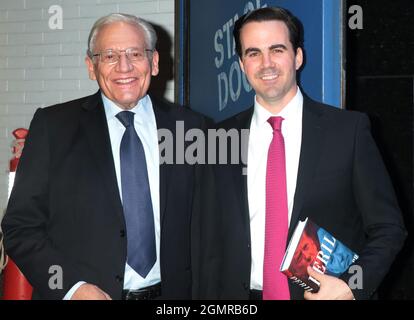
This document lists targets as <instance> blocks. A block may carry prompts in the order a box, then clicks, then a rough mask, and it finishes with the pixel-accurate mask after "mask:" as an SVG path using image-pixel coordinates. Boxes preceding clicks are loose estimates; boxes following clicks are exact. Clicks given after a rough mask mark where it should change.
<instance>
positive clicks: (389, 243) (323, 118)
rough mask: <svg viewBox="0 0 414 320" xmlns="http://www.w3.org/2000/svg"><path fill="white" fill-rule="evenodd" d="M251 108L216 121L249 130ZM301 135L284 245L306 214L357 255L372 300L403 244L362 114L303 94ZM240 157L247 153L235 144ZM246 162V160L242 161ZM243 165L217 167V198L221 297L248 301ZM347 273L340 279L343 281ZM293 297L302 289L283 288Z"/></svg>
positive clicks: (364, 294)
mask: <svg viewBox="0 0 414 320" xmlns="http://www.w3.org/2000/svg"><path fill="white" fill-rule="evenodd" d="M252 115H253V108H250V109H248V110H247V111H244V112H242V113H240V114H238V115H236V116H234V117H232V118H230V119H228V120H226V121H224V122H223V123H221V124H219V127H220V128H225V129H231V128H235V129H237V130H241V129H249V128H250V121H251V118H252ZM302 121H303V133H302V146H301V153H300V162H299V169H298V177H297V185H296V192H295V196H294V206H293V212H292V217H291V222H290V227H289V234H288V240H289V239H290V237H291V236H292V233H293V230H294V227H295V226H296V224H297V222H298V221H299V220H304V219H305V218H306V217H309V218H310V219H312V220H313V221H314V222H316V223H317V224H318V225H320V226H321V227H323V228H325V229H326V230H328V231H329V232H331V233H332V234H333V235H334V236H336V237H337V238H338V239H340V240H341V241H343V242H344V243H345V244H346V245H348V246H349V247H350V248H351V249H353V250H355V251H356V252H357V253H359V254H360V258H359V260H358V261H357V264H359V265H360V266H362V269H363V289H362V290H353V293H354V296H355V297H356V298H357V299H367V298H370V297H372V296H373V294H374V292H375V291H376V289H377V288H378V285H379V284H380V282H381V280H382V279H383V277H384V275H385V274H386V273H387V271H388V269H389V267H390V265H391V263H392V262H393V259H394V257H395V255H396V254H397V252H398V251H399V250H400V248H401V246H402V244H403V241H404V239H405V229H404V226H403V222H402V218H401V213H400V210H399V207H398V204H397V201H396V198H395V195H394V192H393V188H392V185H391V182H390V179H389V177H388V174H387V172H386V169H385V167H384V165H383V162H382V160H381V157H380V154H379V152H378V150H377V148H376V146H375V143H374V141H373V139H372V137H371V134H370V125H369V121H368V119H367V117H366V116H365V115H363V114H360V113H357V112H350V111H343V110H338V109H336V108H332V107H330V106H326V105H322V104H320V103H317V102H315V101H312V100H311V99H309V98H307V97H304V105H303V120H302ZM241 150H242V151H241V152H243V150H245V152H247V148H244V149H243V147H241ZM245 159H247V157H245ZM243 167H244V166H243V165H217V166H216V168H215V179H216V185H217V188H216V192H217V194H216V196H217V198H218V200H219V203H218V205H219V208H220V211H219V215H220V217H221V219H222V220H221V226H222V230H221V238H220V246H219V247H218V250H221V260H222V262H221V271H220V278H221V284H220V287H219V288H220V289H219V292H220V297H221V298H225V299H248V294H249V284H250V265H251V250H250V235H251V233H253V232H264V230H250V221H249V209H248V199H247V178H246V175H242V170H243ZM350 276H351V274H348V273H347V274H345V275H344V276H343V279H344V280H347V279H348V278H349V277H350ZM290 292H291V298H292V299H303V290H302V289H300V288H299V287H298V286H297V285H292V284H290Z"/></svg>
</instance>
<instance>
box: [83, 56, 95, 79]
mask: <svg viewBox="0 0 414 320" xmlns="http://www.w3.org/2000/svg"><path fill="white" fill-rule="evenodd" d="M85 64H86V67H87V68H88V75H89V79H91V80H96V75H95V66H94V64H93V61H92V59H91V58H89V57H88V56H86V57H85Z"/></svg>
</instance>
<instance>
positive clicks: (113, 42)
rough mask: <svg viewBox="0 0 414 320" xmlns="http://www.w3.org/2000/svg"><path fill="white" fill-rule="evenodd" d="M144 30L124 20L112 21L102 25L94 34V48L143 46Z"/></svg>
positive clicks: (120, 48)
mask: <svg viewBox="0 0 414 320" xmlns="http://www.w3.org/2000/svg"><path fill="white" fill-rule="evenodd" d="M145 46H146V42H145V36H144V31H143V30H142V28H141V27H139V26H137V25H133V24H130V23H125V22H113V23H111V24H107V25H104V26H102V28H101V29H100V30H99V31H98V33H97V35H96V42H95V48H96V50H106V49H118V50H123V49H126V48H131V47H138V48H140V47H145Z"/></svg>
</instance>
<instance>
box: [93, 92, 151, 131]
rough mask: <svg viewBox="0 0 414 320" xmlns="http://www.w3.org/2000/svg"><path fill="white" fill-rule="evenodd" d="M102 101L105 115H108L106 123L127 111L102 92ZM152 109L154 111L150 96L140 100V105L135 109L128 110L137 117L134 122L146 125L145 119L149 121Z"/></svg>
mask: <svg viewBox="0 0 414 320" xmlns="http://www.w3.org/2000/svg"><path fill="white" fill-rule="evenodd" d="M101 96H102V101H103V105H104V108H105V115H106V121H109V120H111V119H112V118H114V117H115V116H116V115H117V114H118V113H119V112H121V111H125V110H124V109H122V108H120V107H118V106H117V105H116V104H115V102H113V101H112V100H110V99H108V98H107V97H106V96H105V95H104V94H103V93H102V92H101ZM151 109H152V103H151V99H150V98H149V96H148V95H145V96H144V97H142V98H141V99H140V100H138V103H137V104H136V106H135V107H133V108H132V109H130V110H128V111H131V112H133V113H135V114H136V115H137V116H136V117H135V118H134V121H138V123H140V124H142V123H144V120H143V119H148V117H150V115H151Z"/></svg>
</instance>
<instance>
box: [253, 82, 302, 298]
mask: <svg viewBox="0 0 414 320" xmlns="http://www.w3.org/2000/svg"><path fill="white" fill-rule="evenodd" d="M302 110H303V96H302V93H301V92H300V89H299V88H298V89H297V93H296V95H295V96H294V98H293V99H292V100H291V101H290V102H289V103H288V104H287V105H286V106H285V107H284V108H283V109H282V111H281V112H280V113H279V114H272V113H270V112H269V111H268V110H266V109H265V108H264V107H263V106H261V105H260V104H259V103H258V102H257V99H256V98H255V104H254V112H253V117H252V121H251V124H250V135H249V146H248V158H247V196H248V202H249V215H250V234H251V257H252V265H251V271H250V272H251V274H250V276H251V277H250V288H251V289H256V290H262V285H263V260H264V242H265V217H266V167H267V153H268V150H269V145H270V142H271V141H272V137H273V129H272V127H271V126H270V124H269V123H268V122H267V120H268V119H269V117H271V116H281V117H283V118H284V120H283V122H282V134H283V137H284V140H285V157H286V184H287V196H288V221H289V223H290V218H291V216H292V209H293V199H294V196H295V189H296V179H297V175H298V167H299V157H300V148H301V143H302Z"/></svg>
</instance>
